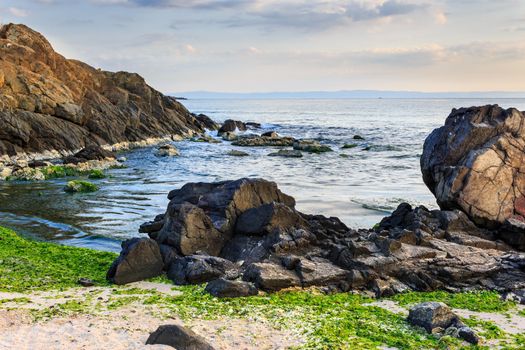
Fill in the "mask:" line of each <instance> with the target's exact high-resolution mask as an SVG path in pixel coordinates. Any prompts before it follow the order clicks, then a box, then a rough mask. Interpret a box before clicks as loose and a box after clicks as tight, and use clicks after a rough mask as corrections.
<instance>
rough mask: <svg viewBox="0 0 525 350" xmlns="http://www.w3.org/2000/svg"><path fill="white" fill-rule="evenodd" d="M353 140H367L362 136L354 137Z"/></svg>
mask: <svg viewBox="0 0 525 350" xmlns="http://www.w3.org/2000/svg"><path fill="white" fill-rule="evenodd" d="M353 139H354V140H364V139H365V138H364V137H363V136H361V135H354V137H353Z"/></svg>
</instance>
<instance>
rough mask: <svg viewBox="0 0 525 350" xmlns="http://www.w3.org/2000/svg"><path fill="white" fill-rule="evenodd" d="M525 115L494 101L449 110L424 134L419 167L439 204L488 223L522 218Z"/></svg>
mask: <svg viewBox="0 0 525 350" xmlns="http://www.w3.org/2000/svg"><path fill="white" fill-rule="evenodd" d="M524 118H525V116H524V115H523V113H522V112H520V111H518V110H517V109H514V108H509V109H503V108H501V107H499V106H498V105H487V106H482V107H470V108H460V109H453V110H452V112H451V113H450V115H449V116H448V117H447V119H446V121H445V125H444V126H442V127H440V128H438V129H435V130H434V131H433V132H432V133H431V134H430V135H429V136H428V137H427V139H426V140H425V144H424V147H423V154H422V156H421V171H422V173H423V180H424V182H425V184H426V185H427V186H428V188H429V189H430V190H431V191H432V193H434V195H435V196H436V199H437V202H438V204H439V206H440V207H441V209H447V210H451V209H456V208H459V209H461V210H462V211H463V212H465V213H466V214H467V215H468V217H469V218H470V219H471V220H472V221H474V222H475V223H476V224H477V225H481V226H484V227H488V228H495V227H498V226H501V225H502V224H503V223H504V222H505V220H507V219H509V218H512V217H513V216H519V217H522V218H523V216H522V214H520V211H522V210H523V209H524V208H523V203H525V200H524V198H523V195H522V194H521V191H522V190H523V188H524V186H525V173H524V172H523V171H524V170H525V165H524V164H525V162H524V160H525V153H524V152H523V149H525V125H524V123H523V121H524Z"/></svg>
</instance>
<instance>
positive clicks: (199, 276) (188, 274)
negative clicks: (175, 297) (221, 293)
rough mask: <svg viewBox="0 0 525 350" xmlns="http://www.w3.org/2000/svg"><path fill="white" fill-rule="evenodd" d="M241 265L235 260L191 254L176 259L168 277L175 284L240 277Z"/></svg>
mask: <svg viewBox="0 0 525 350" xmlns="http://www.w3.org/2000/svg"><path fill="white" fill-rule="evenodd" d="M239 275H240V269H239V266H237V265H236V264H234V263H233V262H231V261H229V260H226V259H223V258H219V257H216V256H207V255H190V256H185V257H182V258H179V259H176V260H174V261H173V262H172V263H171V265H170V267H169V269H168V278H169V279H171V280H172V281H173V282H174V283H175V284H180V285H183V284H198V283H203V282H209V281H213V280H215V279H217V278H221V277H224V278H227V279H235V278H237V277H239Z"/></svg>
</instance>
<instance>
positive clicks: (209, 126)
mask: <svg viewBox="0 0 525 350" xmlns="http://www.w3.org/2000/svg"><path fill="white" fill-rule="evenodd" d="M193 116H194V117H195V119H196V120H197V122H198V123H199V127H200V128H201V129H206V130H210V131H213V130H218V129H219V124H217V123H216V122H215V121H213V119H211V118H210V117H208V116H207V115H206V114H202V113H201V114H198V115H195V114H193Z"/></svg>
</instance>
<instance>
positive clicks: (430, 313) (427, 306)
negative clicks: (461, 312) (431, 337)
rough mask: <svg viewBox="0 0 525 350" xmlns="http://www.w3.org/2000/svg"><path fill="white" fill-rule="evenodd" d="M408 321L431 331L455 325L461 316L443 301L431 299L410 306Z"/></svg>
mask: <svg viewBox="0 0 525 350" xmlns="http://www.w3.org/2000/svg"><path fill="white" fill-rule="evenodd" d="M407 320H408V322H409V323H411V324H413V325H415V326H420V327H423V328H425V330H426V331H427V332H429V333H432V331H433V330H434V329H436V328H442V329H446V328H448V327H450V326H452V325H455V324H456V323H457V322H458V321H459V317H458V316H457V315H456V314H455V313H453V312H452V310H450V308H449V307H448V306H447V305H446V304H444V303H441V302H435V301H429V302H424V303H421V304H417V305H415V306H413V307H412V308H410V310H409V313H408V319H407Z"/></svg>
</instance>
